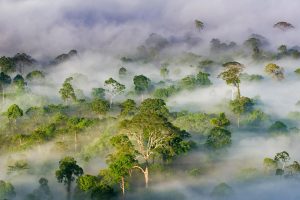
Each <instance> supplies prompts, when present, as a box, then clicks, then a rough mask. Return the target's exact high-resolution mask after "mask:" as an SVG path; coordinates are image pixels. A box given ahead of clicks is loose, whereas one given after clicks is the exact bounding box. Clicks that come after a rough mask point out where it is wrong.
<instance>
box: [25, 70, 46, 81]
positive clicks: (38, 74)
mask: <svg viewBox="0 0 300 200" xmlns="http://www.w3.org/2000/svg"><path fill="white" fill-rule="evenodd" d="M44 78H45V75H44V73H43V72H42V71H39V70H35V71H32V72H29V73H28V74H27V75H26V79H27V80H30V81H33V80H41V79H44Z"/></svg>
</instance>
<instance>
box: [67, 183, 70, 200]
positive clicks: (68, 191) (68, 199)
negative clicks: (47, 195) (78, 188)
mask: <svg viewBox="0 0 300 200" xmlns="http://www.w3.org/2000/svg"><path fill="white" fill-rule="evenodd" d="M67 200H71V182H70V183H68V184H67Z"/></svg>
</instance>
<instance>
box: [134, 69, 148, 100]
mask: <svg viewBox="0 0 300 200" xmlns="http://www.w3.org/2000/svg"><path fill="white" fill-rule="evenodd" d="M133 83H134V89H135V92H136V93H137V94H142V101H143V100H144V96H143V95H144V93H146V92H149V90H150V88H151V80H150V79H149V78H147V77H146V76H144V75H138V76H135V77H134V78H133Z"/></svg>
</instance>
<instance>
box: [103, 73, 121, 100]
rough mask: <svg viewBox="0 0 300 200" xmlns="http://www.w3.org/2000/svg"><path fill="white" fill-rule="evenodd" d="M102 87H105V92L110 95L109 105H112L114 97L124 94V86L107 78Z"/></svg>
mask: <svg viewBox="0 0 300 200" xmlns="http://www.w3.org/2000/svg"><path fill="white" fill-rule="evenodd" d="M104 86H105V87H106V91H107V92H108V93H109V94H110V104H112V99H113V98H114V97H115V96H116V95H119V94H121V93H122V92H124V90H125V85H123V84H121V83H119V82H118V81H116V80H114V79H113V78H109V79H107V80H106V81H105V82H104Z"/></svg>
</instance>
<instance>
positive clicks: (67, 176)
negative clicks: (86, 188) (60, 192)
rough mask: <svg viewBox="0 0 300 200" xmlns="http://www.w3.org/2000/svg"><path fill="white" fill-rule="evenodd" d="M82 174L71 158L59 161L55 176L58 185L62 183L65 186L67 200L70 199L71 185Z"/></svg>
mask: <svg viewBox="0 0 300 200" xmlns="http://www.w3.org/2000/svg"><path fill="white" fill-rule="evenodd" d="M82 174H83V169H82V168H81V167H80V166H79V165H77V162H76V160H75V159H74V158H72V157H65V158H63V159H62V160H60V161H59V169H58V170H56V172H55V175H56V178H57V180H58V182H59V183H64V184H65V185H66V186H67V200H70V199H71V185H72V182H73V181H75V179H76V177H79V176H81V175H82Z"/></svg>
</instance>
